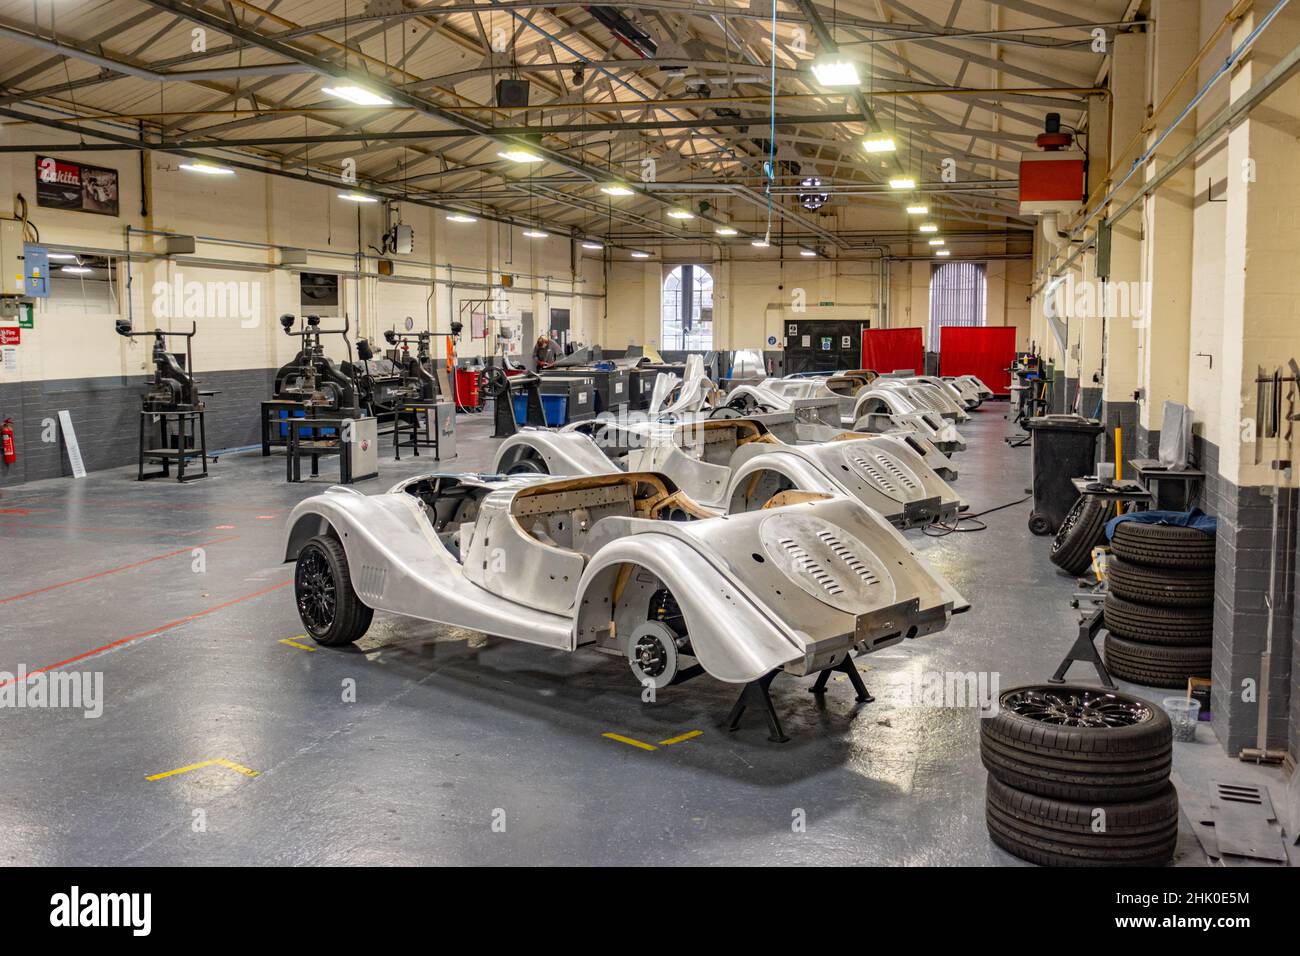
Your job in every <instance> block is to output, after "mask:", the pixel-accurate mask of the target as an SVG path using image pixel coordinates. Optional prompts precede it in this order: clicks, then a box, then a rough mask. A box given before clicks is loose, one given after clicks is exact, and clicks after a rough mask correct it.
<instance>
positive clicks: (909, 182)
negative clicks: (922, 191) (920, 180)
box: [889, 176, 916, 189]
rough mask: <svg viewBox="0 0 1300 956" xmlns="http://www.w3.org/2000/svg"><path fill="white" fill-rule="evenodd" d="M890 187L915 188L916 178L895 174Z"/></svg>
mask: <svg viewBox="0 0 1300 956" xmlns="http://www.w3.org/2000/svg"><path fill="white" fill-rule="evenodd" d="M889 188H890V189H915V188H916V180H915V179H913V178H912V177H911V176H895V177H894V178H893V179H891V180H890V181H889Z"/></svg>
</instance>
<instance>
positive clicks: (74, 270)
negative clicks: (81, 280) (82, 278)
mask: <svg viewBox="0 0 1300 956" xmlns="http://www.w3.org/2000/svg"><path fill="white" fill-rule="evenodd" d="M59 271H60V272H69V273H71V274H73V275H85V274H86V273H88V272H94V271H95V270H93V269H91V268H90V267H89V266H64V267H63V268H62V269H60V270H59Z"/></svg>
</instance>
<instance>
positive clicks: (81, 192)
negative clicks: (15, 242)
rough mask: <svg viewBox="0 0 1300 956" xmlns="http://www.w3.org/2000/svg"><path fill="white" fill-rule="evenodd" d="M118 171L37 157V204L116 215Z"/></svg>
mask: <svg viewBox="0 0 1300 956" xmlns="http://www.w3.org/2000/svg"><path fill="white" fill-rule="evenodd" d="M117 201H118V194H117V170H116V169H105V168H104V167H102V166H86V165H83V164H82V163H71V162H68V161H67V160H64V159H55V158H54V157H53V156H37V157H36V204H37V205H38V206H45V207H47V208H49V209H71V210H75V211H77V212H94V213H99V214H100V215H104V216H116V215H117Z"/></svg>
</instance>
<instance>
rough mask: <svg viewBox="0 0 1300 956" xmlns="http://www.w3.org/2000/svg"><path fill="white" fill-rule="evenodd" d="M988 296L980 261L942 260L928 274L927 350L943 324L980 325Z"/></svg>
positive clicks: (934, 346)
mask: <svg viewBox="0 0 1300 956" xmlns="http://www.w3.org/2000/svg"><path fill="white" fill-rule="evenodd" d="M987 297H988V288H987V283H986V282H985V277H984V263H982V262H945V263H943V264H942V265H935V266H934V267H933V269H932V271H931V273H930V350H931V351H932V352H937V351H939V347H940V341H939V338H940V335H941V333H940V331H939V330H940V329H942V328H943V327H944V326H945V325H983V324H984V306H985V300H986V299H987Z"/></svg>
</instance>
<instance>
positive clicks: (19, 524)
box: [0, 521, 201, 534]
mask: <svg viewBox="0 0 1300 956" xmlns="http://www.w3.org/2000/svg"><path fill="white" fill-rule="evenodd" d="M0 528H44V529H50V528H53V529H56V530H59V531H86V532H91V533H95V534H136V533H138V534H195V533H196V532H197V531H198V530H201V529H196V528H81V527H78V526H77V525H71V524H31V523H29V522H26V521H0Z"/></svg>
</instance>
